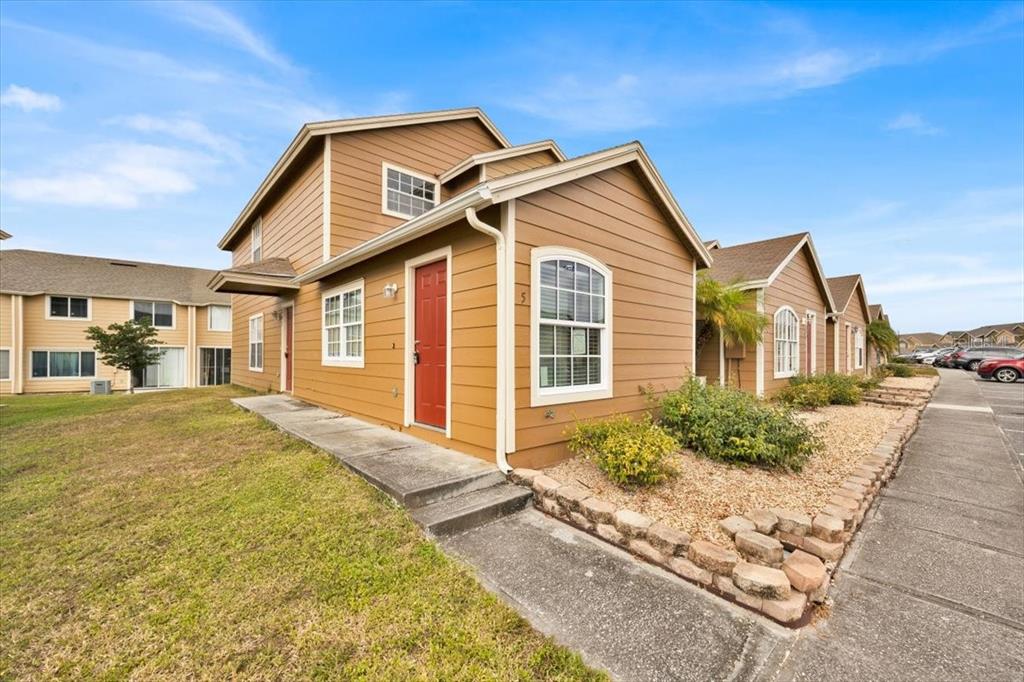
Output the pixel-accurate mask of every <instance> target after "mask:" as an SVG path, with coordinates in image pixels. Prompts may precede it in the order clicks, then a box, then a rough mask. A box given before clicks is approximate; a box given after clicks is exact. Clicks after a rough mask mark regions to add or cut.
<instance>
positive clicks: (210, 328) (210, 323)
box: [206, 303, 233, 332]
mask: <svg viewBox="0 0 1024 682" xmlns="http://www.w3.org/2000/svg"><path fill="white" fill-rule="evenodd" d="M214 308H227V311H228V328H227V329H215V328H214V326H213V314H212V313H213V309H214ZM232 323H233V320H232V319H231V306H229V305H220V304H215V303H211V304H210V305H208V306H206V330H207V331H211V332H229V331H231V327H232V326H233V324H232Z"/></svg>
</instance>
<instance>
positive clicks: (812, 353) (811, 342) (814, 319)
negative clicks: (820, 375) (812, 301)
mask: <svg viewBox="0 0 1024 682" xmlns="http://www.w3.org/2000/svg"><path fill="white" fill-rule="evenodd" d="M807 324H808V325H810V328H811V333H810V339H808V342H807V346H808V348H807V354H808V355H807V357H809V358H810V364H811V367H810V373H811V374H816V373H817V371H818V313H817V312H816V311H814V310H808V311H807Z"/></svg>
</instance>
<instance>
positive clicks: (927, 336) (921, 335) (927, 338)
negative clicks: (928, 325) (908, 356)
mask: <svg viewBox="0 0 1024 682" xmlns="http://www.w3.org/2000/svg"><path fill="white" fill-rule="evenodd" d="M900 338H901V339H917V340H918V341H924V342H925V343H935V342H937V341H938V340H939V339H941V338H942V334H936V333H935V332H917V333H915V334H900Z"/></svg>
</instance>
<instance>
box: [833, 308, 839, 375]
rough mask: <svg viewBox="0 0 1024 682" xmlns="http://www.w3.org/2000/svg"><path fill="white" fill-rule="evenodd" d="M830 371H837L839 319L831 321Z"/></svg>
mask: <svg viewBox="0 0 1024 682" xmlns="http://www.w3.org/2000/svg"><path fill="white" fill-rule="evenodd" d="M832 371H833V372H835V373H836V374H838V373H839V320H836V321H835V322H833V323H832Z"/></svg>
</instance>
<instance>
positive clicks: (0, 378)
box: [0, 318, 80, 381]
mask: <svg viewBox="0 0 1024 682" xmlns="http://www.w3.org/2000/svg"><path fill="white" fill-rule="evenodd" d="M79 319H80V318H79ZM4 351H7V376H0V381H11V380H12V379H11V375H12V374H13V371H12V370H13V369H14V364H13V361H14V353H13V352H11V349H10V348H8V347H7V346H0V353H3V352H4Z"/></svg>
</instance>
